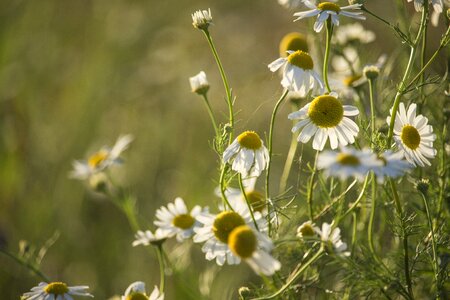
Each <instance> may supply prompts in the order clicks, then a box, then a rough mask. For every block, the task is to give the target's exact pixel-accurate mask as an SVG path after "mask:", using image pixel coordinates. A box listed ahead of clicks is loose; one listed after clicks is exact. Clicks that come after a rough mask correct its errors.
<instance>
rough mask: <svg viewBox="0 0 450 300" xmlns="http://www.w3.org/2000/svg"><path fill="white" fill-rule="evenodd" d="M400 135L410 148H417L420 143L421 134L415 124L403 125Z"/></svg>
mask: <svg viewBox="0 0 450 300" xmlns="http://www.w3.org/2000/svg"><path fill="white" fill-rule="evenodd" d="M400 137H401V139H402V142H403V144H405V145H406V146H407V147H408V148H409V149H412V150H416V149H417V147H419V145H420V134H419V131H417V129H416V128H415V127H414V126H411V125H405V126H403V128H402V133H401V135H400Z"/></svg>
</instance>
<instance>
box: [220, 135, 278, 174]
mask: <svg viewBox="0 0 450 300" xmlns="http://www.w3.org/2000/svg"><path fill="white" fill-rule="evenodd" d="M223 161H224V162H225V163H229V164H231V168H232V169H233V170H234V171H236V172H239V173H241V174H242V176H243V177H247V175H250V176H259V175H260V174H261V172H262V171H263V170H265V169H266V168H267V165H268V163H269V152H268V150H267V148H266V147H265V146H264V144H263V141H262V140H261V138H260V137H259V135H258V134H257V133H256V132H254V131H245V132H243V133H241V134H240V135H239V136H238V137H237V138H236V139H235V140H234V141H233V143H231V145H229V146H228V147H227V149H225V151H224V152H223Z"/></svg>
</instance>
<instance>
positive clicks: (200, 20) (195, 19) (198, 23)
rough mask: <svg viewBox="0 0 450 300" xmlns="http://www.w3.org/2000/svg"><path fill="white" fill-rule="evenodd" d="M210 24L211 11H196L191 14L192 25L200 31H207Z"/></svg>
mask: <svg viewBox="0 0 450 300" xmlns="http://www.w3.org/2000/svg"><path fill="white" fill-rule="evenodd" d="M211 23H212V16H211V9H209V8H208V10H197V11H196V12H194V13H193V14H192V25H193V26H194V27H195V28H197V29H201V30H207V29H208V27H209V24H211Z"/></svg>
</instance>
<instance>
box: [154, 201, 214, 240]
mask: <svg viewBox="0 0 450 300" xmlns="http://www.w3.org/2000/svg"><path fill="white" fill-rule="evenodd" d="M206 211H207V210H204V212H206ZM201 212H202V208H201V207H200V206H199V205H196V206H195V207H194V208H193V209H192V210H191V212H189V211H188V210H187V207H186V204H185V203H184V201H183V199H181V198H179V197H178V198H176V199H175V202H174V203H169V204H168V205H167V207H165V206H161V208H159V209H158V210H157V211H156V218H157V219H158V220H156V221H154V222H153V223H154V224H155V225H156V226H158V227H159V229H160V230H161V231H162V232H163V234H167V236H169V237H172V236H175V235H176V236H177V241H178V242H182V241H183V240H185V239H188V238H190V237H191V236H192V235H193V234H194V228H195V227H198V226H200V223H199V222H198V221H197V219H196V218H197V216H198V215H199V214H200V213H201Z"/></svg>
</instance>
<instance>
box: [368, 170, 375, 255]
mask: <svg viewBox="0 0 450 300" xmlns="http://www.w3.org/2000/svg"><path fill="white" fill-rule="evenodd" d="M370 178H371V180H372V197H371V198H372V203H371V205H370V218H369V226H367V240H368V242H369V249H370V252H371V253H372V255H373V256H374V257H377V255H376V254H375V247H374V246H373V222H374V220H375V210H376V206H377V204H376V199H377V183H376V181H375V173H374V172H371V174H370Z"/></svg>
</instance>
